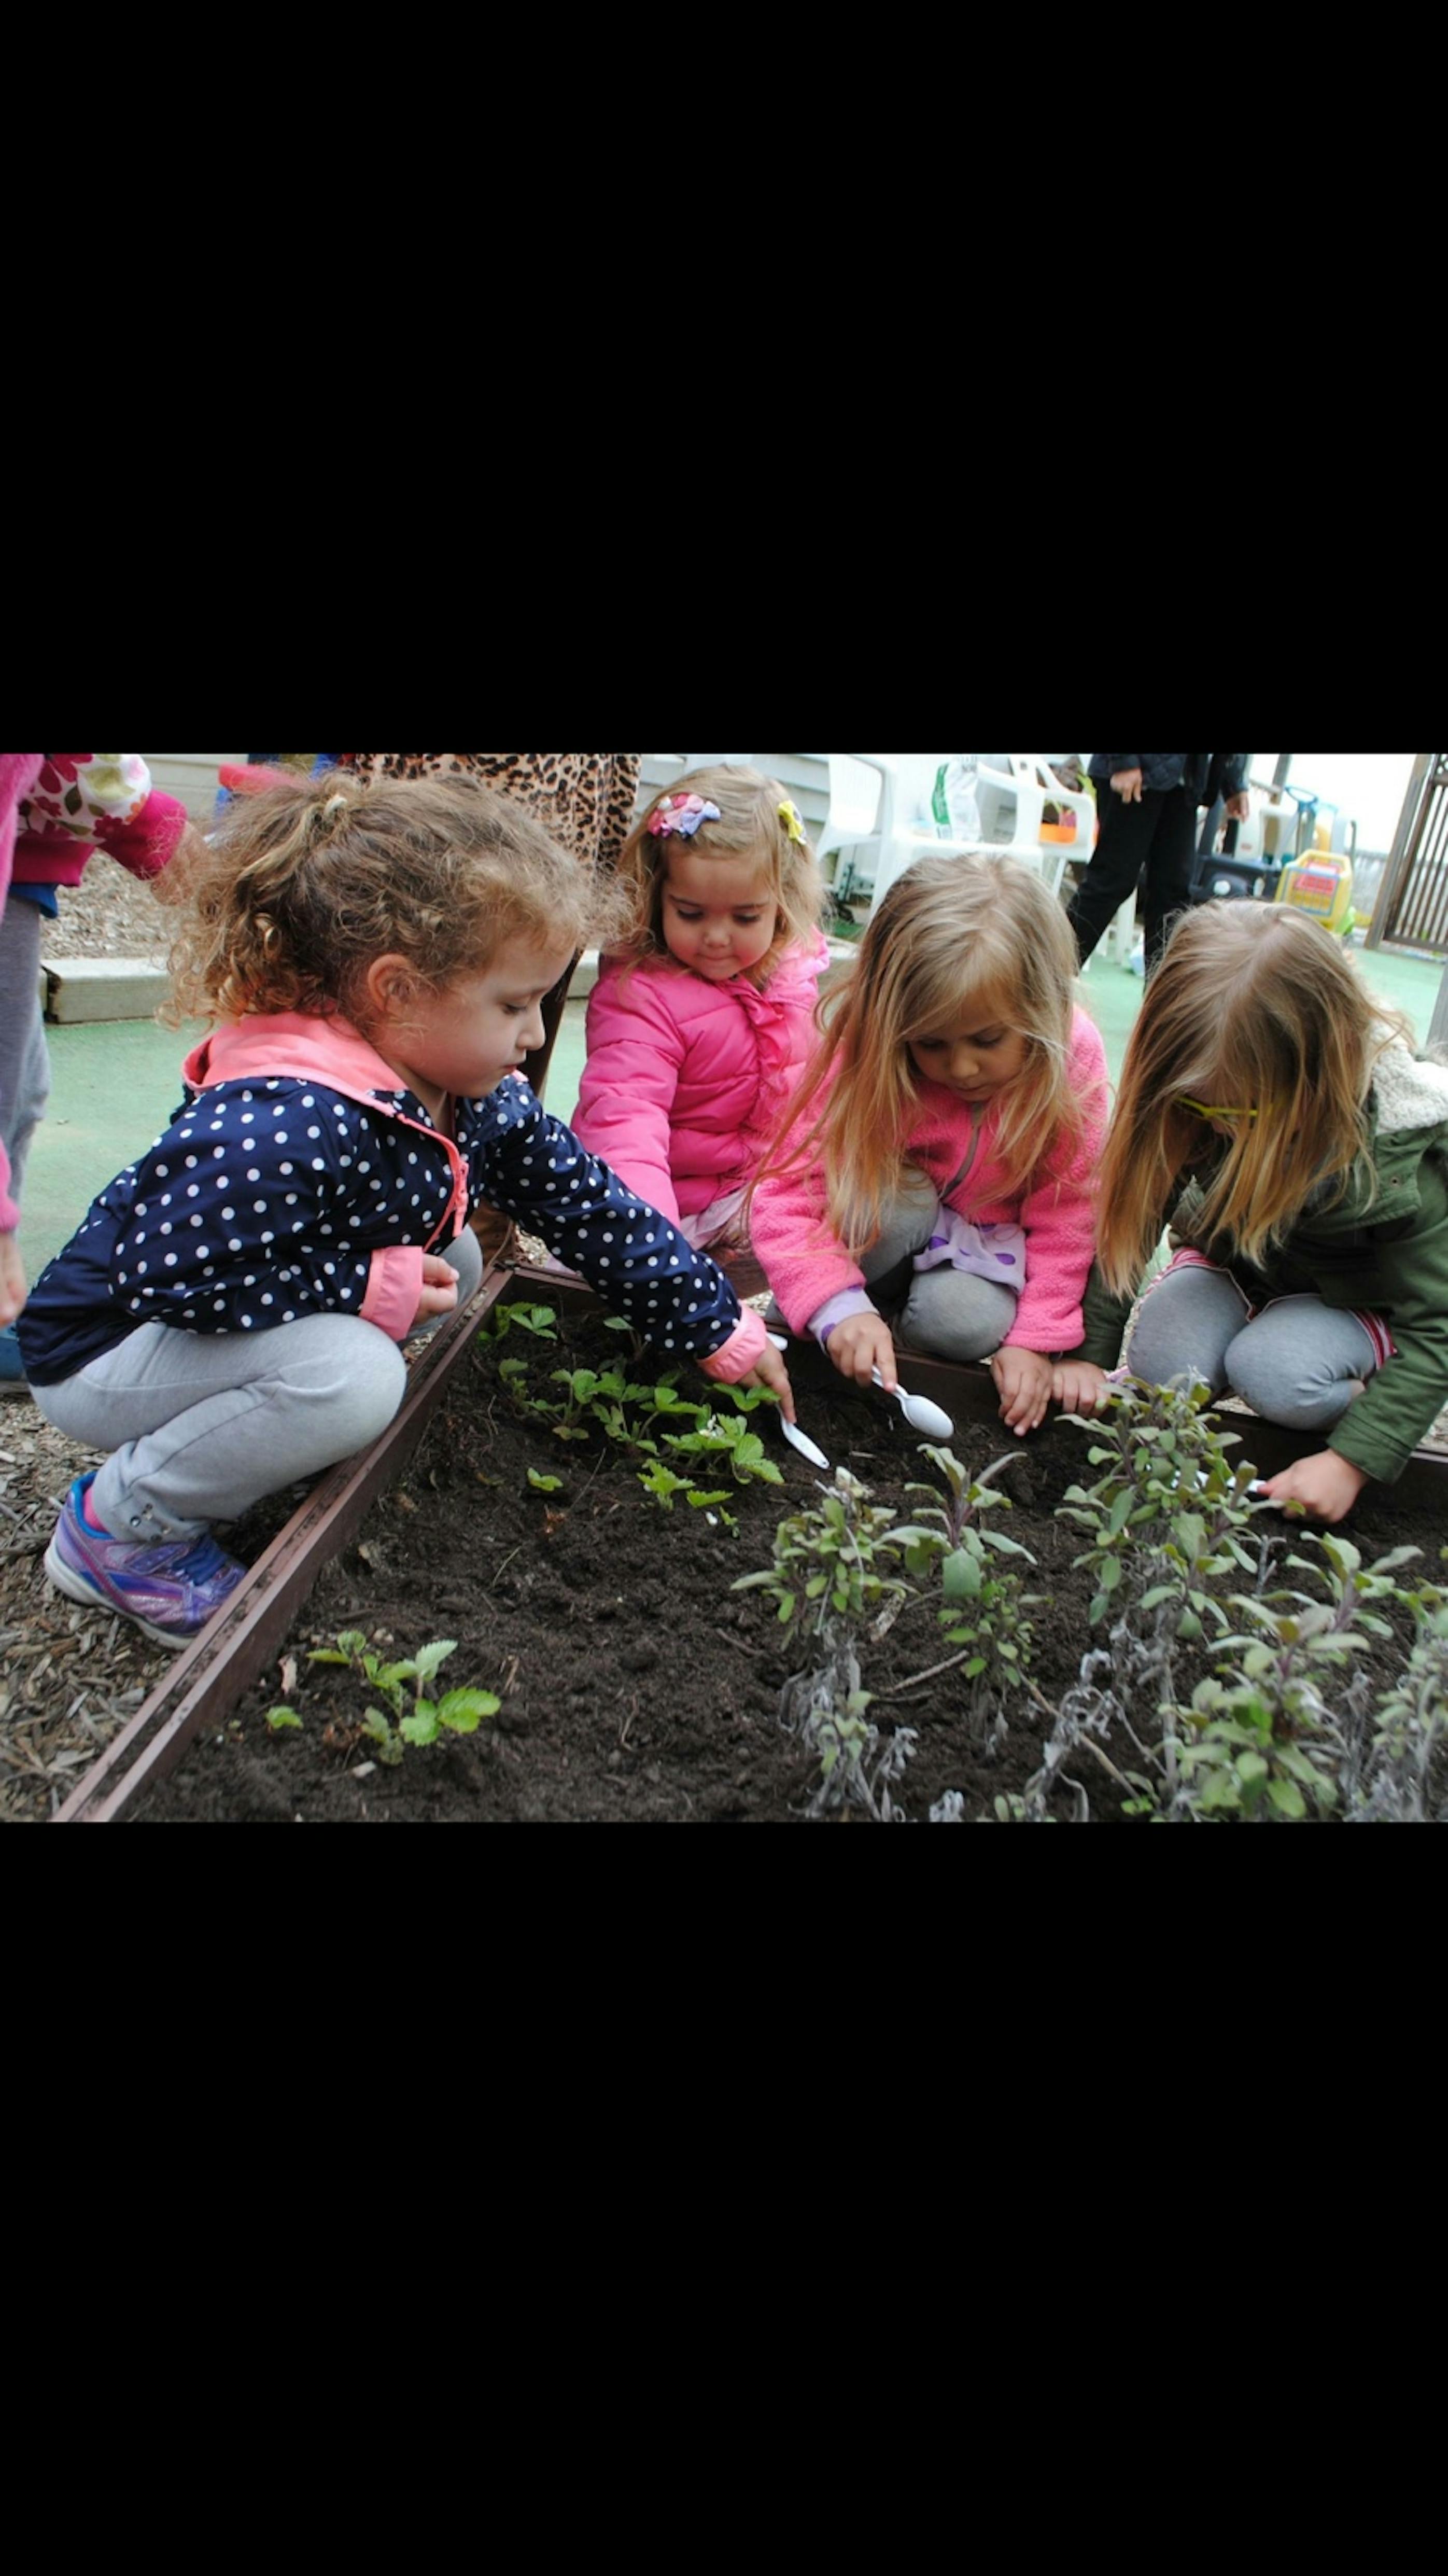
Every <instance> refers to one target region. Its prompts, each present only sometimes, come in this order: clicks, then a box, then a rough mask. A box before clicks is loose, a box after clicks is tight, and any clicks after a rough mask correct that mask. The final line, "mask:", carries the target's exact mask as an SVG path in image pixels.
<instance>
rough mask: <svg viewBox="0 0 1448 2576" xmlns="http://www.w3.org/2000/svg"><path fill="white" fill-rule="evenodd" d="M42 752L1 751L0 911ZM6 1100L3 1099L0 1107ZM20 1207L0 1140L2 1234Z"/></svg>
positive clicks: (17, 1216)
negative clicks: (22, 814)
mask: <svg viewBox="0 0 1448 2576" xmlns="http://www.w3.org/2000/svg"><path fill="white" fill-rule="evenodd" d="M44 758H45V754H44V752H43V751H0V913H3V911H4V909H5V898H6V896H7V895H8V893H9V892H10V866H11V860H12V858H13V856H14V851H15V832H16V826H17V823H18V820H19V815H20V807H21V805H22V804H23V802H24V800H25V798H26V797H27V796H28V795H29V793H30V790H31V788H32V787H33V786H34V784H35V781H36V779H37V778H38V777H39V775H40V764H41V762H42V761H43V760H44ZM4 1105H5V1104H4V1102H3V1101H0V1109H3V1107H4ZM19 1223H20V1210H19V1209H18V1208H17V1206H16V1204H15V1201H14V1200H13V1199H12V1197H11V1195H10V1157H9V1155H8V1154H7V1153H6V1151H5V1147H4V1145H3V1143H0V1234H14V1232H15V1230H16V1228H17V1227H18V1225H19Z"/></svg>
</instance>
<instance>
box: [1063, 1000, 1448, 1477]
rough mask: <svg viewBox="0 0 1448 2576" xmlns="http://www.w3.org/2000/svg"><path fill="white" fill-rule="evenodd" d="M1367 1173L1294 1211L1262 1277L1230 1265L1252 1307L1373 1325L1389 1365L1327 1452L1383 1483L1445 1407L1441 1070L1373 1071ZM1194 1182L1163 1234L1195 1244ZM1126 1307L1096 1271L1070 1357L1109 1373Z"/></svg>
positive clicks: (1445, 1096)
mask: <svg viewBox="0 0 1448 2576" xmlns="http://www.w3.org/2000/svg"><path fill="white" fill-rule="evenodd" d="M1371 1129H1372V1170H1371V1174H1370V1175H1368V1174H1364V1175H1363V1177H1362V1178H1361V1179H1360V1180H1357V1181H1355V1182H1354V1184H1353V1186H1352V1188H1351V1189H1350V1191H1349V1193H1348V1195H1347V1197H1346V1198H1345V1199H1343V1200H1342V1201H1341V1202H1340V1204H1339V1205H1338V1206H1336V1207H1329V1208H1321V1209H1313V1208H1311V1207H1309V1208H1308V1209H1306V1210H1305V1211H1304V1213H1303V1215H1302V1217H1301V1218H1300V1219H1299V1221H1298V1224H1297V1226H1296V1228H1295V1229H1294V1231H1293V1233H1292V1234H1291V1235H1290V1237H1289V1238H1288V1240H1287V1242H1286V1243H1285V1244H1284V1245H1283V1246H1282V1248H1281V1250H1280V1251H1279V1252H1277V1253H1274V1254H1273V1255H1272V1256H1271V1266H1270V1268H1269V1269H1267V1270H1256V1269H1254V1268H1253V1267H1252V1265H1251V1264H1250V1263H1248V1262H1243V1261H1241V1260H1234V1261H1232V1262H1231V1263H1230V1264H1226V1263H1224V1264H1223V1266H1224V1267H1230V1270H1231V1274H1232V1276H1233V1278H1234V1279H1236V1280H1237V1281H1239V1283H1240V1285H1241V1287H1242V1289H1243V1291H1244V1293H1245V1294H1246V1296H1247V1297H1248V1298H1250V1300H1251V1302H1252V1304H1253V1305H1254V1306H1262V1305H1265V1304H1267V1303H1268V1302H1269V1300H1270V1299H1272V1298H1274V1297H1320V1298H1321V1299H1322V1301H1323V1303H1324V1304H1325V1305H1328V1306H1333V1307H1337V1308H1339V1309H1346V1310H1347V1311H1349V1312H1352V1311H1368V1312H1371V1313H1373V1314H1376V1315H1381V1316H1382V1317H1383V1319H1384V1321H1385V1322H1386V1324H1387V1326H1388V1328H1389V1330H1390V1332H1391V1333H1392V1337H1393V1341H1394V1343H1395V1344H1396V1355H1395V1357H1394V1358H1392V1359H1391V1360H1389V1361H1388V1362H1387V1364H1386V1366H1385V1367H1384V1368H1383V1369H1382V1370H1381V1371H1380V1372H1379V1374H1378V1375H1377V1376H1376V1377H1375V1378H1373V1379H1372V1381H1371V1382H1370V1384H1369V1385H1368V1387H1367V1389H1366V1391H1365V1392H1364V1394H1362V1395H1361V1396H1360V1397H1359V1398H1358V1400H1357V1402H1356V1403H1355V1404H1354V1405H1352V1406H1350V1408H1349V1410H1348V1411H1347V1412H1346V1413H1345V1414H1344V1416H1343V1418H1342V1420H1341V1421H1340V1422H1339V1423H1338V1425H1337V1427H1336V1429H1335V1430H1334V1432H1333V1434H1332V1437H1331V1439H1330V1441H1329V1443H1328V1446H1329V1448H1331V1449H1334V1450H1336V1452H1337V1454H1338V1456H1339V1457H1341V1458H1346V1459H1348V1460H1349V1461H1350V1462H1351V1464H1352V1465H1353V1466H1354V1467H1358V1468H1360V1469H1361V1470H1362V1473H1363V1474H1364V1475H1365V1476H1371V1477H1374V1478H1375V1479H1376V1480H1377V1482H1378V1483H1379V1484H1384V1485H1391V1484H1392V1483H1394V1482H1395V1480H1396V1479H1397V1478H1398V1477H1399V1476H1401V1474H1402V1472H1403V1469H1404V1468H1405V1467H1406V1466H1407V1464H1408V1461H1409V1459H1410V1458H1411V1457H1412V1455H1413V1452H1414V1450H1415V1449H1416V1448H1417V1447H1418V1445H1419V1443H1420V1442H1421V1440H1422V1439H1423V1436H1424V1434H1425V1433H1426V1432H1428V1431H1430V1430H1431V1429H1432V1427H1433V1424H1434V1423H1435V1422H1436V1421H1437V1419H1438V1416H1439V1414H1440V1413H1441V1412H1442V1411H1443V1410H1444V1407H1445V1406H1448V1067H1445V1066H1443V1065H1439V1064H1423V1063H1419V1062H1417V1061H1416V1060H1415V1058H1414V1057H1412V1056H1411V1055H1410V1054H1409V1053H1408V1051H1407V1049H1406V1047H1402V1046H1398V1047H1394V1048H1393V1049H1392V1050H1391V1051H1390V1052H1389V1053H1388V1054H1387V1055H1385V1056H1383V1057H1382V1058H1381V1059H1380V1061H1379V1064H1378V1068H1377V1073H1376V1076H1375V1080H1374V1089H1373V1097H1372V1102H1371ZM1201 1204H1202V1193H1201V1189H1200V1187H1199V1185H1198V1183H1197V1182H1196V1181H1195V1180H1192V1181H1189V1182H1188V1183H1187V1184H1186V1186H1185V1188H1184V1189H1183V1190H1182V1192H1181V1194H1180V1196H1179V1197H1178V1199H1177V1201H1176V1203H1175V1205H1174V1206H1173V1207H1171V1208H1169V1209H1168V1211H1167V1216H1168V1222H1169V1224H1170V1226H1171V1229H1172V1232H1173V1234H1174V1236H1176V1237H1177V1238H1178V1239H1179V1240H1180V1241H1181V1242H1183V1243H1185V1244H1189V1245H1191V1246H1193V1247H1194V1248H1195V1249H1196V1250H1199V1251H1201V1252H1205V1253H1208V1254H1209V1256H1210V1257H1211V1258H1214V1259H1219V1258H1220V1254H1219V1253H1216V1254H1214V1253H1212V1251H1211V1247H1210V1246H1209V1245H1208V1244H1206V1243H1204V1242H1201V1241H1199V1239H1198V1237H1197V1235H1196V1233H1195V1232H1194V1230H1193V1216H1194V1213H1195V1212H1197V1211H1198V1210H1199V1209H1200V1207H1201ZM1133 1304H1134V1300H1133V1299H1131V1298H1115V1297H1113V1296H1112V1295H1111V1293H1110V1291H1109V1290H1108V1289H1107V1287H1106V1285H1105V1282H1104V1281H1103V1279H1102V1278H1101V1274H1100V1272H1099V1270H1098V1271H1093V1273H1092V1275H1091V1280H1090V1284H1089V1286H1088V1288H1087V1291H1086V1338H1085V1340H1084V1341H1083V1343H1082V1345H1081V1348H1080V1350H1079V1352H1077V1353H1076V1354H1075V1355H1074V1356H1075V1357H1077V1358H1078V1359H1086V1360H1094V1361H1095V1362H1096V1364H1097V1366H1098V1367H1100V1368H1105V1369H1112V1368H1115V1367H1116V1365H1117V1363H1118V1361H1119V1360H1120V1357H1121V1346H1122V1341H1123V1338H1124V1336H1125V1331H1126V1325H1127V1322H1128V1320H1129V1318H1130V1315H1131V1311H1132V1306H1133Z"/></svg>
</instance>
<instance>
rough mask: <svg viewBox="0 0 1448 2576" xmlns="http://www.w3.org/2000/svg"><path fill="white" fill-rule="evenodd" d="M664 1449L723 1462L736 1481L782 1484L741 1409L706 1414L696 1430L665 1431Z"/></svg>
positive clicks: (762, 1444)
mask: <svg viewBox="0 0 1448 2576" xmlns="http://www.w3.org/2000/svg"><path fill="white" fill-rule="evenodd" d="M664 1446H665V1448H666V1449H676V1450H677V1451H678V1452H679V1454H680V1456H681V1457H684V1458H700V1459H706V1460H708V1459H718V1460H720V1461H721V1462H722V1463H727V1465H728V1467H729V1469H730V1471H731V1473H732V1475H733V1477H734V1481H735V1483H736V1484H738V1485H747V1484H751V1483H753V1484H760V1485H782V1484H783V1483H784V1478H783V1476H782V1475H781V1474H780V1471H779V1469H778V1468H777V1467H776V1465H775V1463H774V1461H773V1459H772V1458H770V1457H767V1456H766V1454H765V1448H764V1443H763V1441H762V1440H761V1439H760V1437H759V1434H758V1432H757V1431H751V1430H750V1428H749V1425H748V1422H747V1420H746V1419H745V1417H744V1415H743V1414H742V1413H735V1414H732V1415H730V1416H728V1417H726V1416H724V1415H723V1414H718V1413H712V1414H706V1415H705V1417H704V1419H703V1420H702V1421H701V1422H700V1425H699V1428H698V1430H697V1431H689V1432H682V1433H681V1432H669V1433H667V1434H666V1435H665V1440H664Z"/></svg>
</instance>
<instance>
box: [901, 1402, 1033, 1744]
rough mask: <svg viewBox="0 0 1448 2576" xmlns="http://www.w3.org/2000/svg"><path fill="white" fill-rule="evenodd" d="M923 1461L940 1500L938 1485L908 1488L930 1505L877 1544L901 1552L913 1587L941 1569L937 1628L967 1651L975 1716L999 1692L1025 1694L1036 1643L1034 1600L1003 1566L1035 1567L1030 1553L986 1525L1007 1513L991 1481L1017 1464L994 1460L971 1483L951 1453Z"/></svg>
mask: <svg viewBox="0 0 1448 2576" xmlns="http://www.w3.org/2000/svg"><path fill="white" fill-rule="evenodd" d="M921 1455H922V1457H924V1458H927V1459H928V1460H929V1462H930V1464H931V1466H932V1467H935V1468H936V1469H938V1471H939V1473H940V1475H941V1476H942V1477H943V1478H944V1480H945V1497H944V1499H943V1500H942V1499H941V1495H940V1491H939V1488H938V1487H937V1486H935V1485H907V1487H906V1489H905V1490H906V1492H907V1494H924V1495H926V1496H927V1497H928V1498H929V1499H928V1501H927V1503H926V1506H925V1508H924V1509H923V1510H921V1511H919V1512H917V1513H916V1515H915V1517H914V1519H913V1520H912V1521H909V1522H907V1523H906V1524H905V1525H904V1526H903V1527H902V1528H900V1529H894V1530H891V1531H890V1532H889V1533H888V1535H887V1537H886V1538H885V1539H884V1541H883V1542H882V1544H883V1545H884V1546H886V1547H896V1548H899V1550H900V1552H901V1554H902V1555H903V1557H904V1559H905V1562H906V1565H907V1566H908V1567H909V1570H910V1572H911V1573H912V1574H913V1575H914V1576H915V1577H916V1578H917V1580H918V1579H919V1578H921V1577H922V1576H927V1575H929V1573H930V1572H931V1570H932V1568H934V1567H937V1566H938V1568H939V1571H940V1582H941V1590H942V1593H943V1595H944V1607H943V1608H942V1610H941V1612H940V1619H941V1624H942V1626H943V1627H944V1629H945V1632H946V1638H947V1642H948V1643H949V1644H950V1645H952V1646H959V1647H961V1648H963V1649H966V1650H968V1651H969V1661H968V1662H967V1663H966V1665H965V1678H966V1680H967V1681H968V1682H969V1683H971V1684H972V1685H973V1687H974V1706H975V1709H976V1712H977V1714H979V1713H981V1711H982V1709H983V1707H984V1705H985V1704H986V1703H987V1702H990V1701H993V1700H995V1699H997V1698H998V1696H999V1693H1000V1691H1001V1690H1014V1691H1018V1690H1020V1689H1022V1688H1023V1687H1024V1685H1025V1681H1026V1676H1027V1674H1028V1672H1029V1670H1030V1665H1031V1655H1032V1648H1033V1646H1034V1642H1035V1632H1034V1630H1033V1628H1032V1627H1031V1624H1030V1622H1029V1620H1027V1619H1025V1618H1024V1617H1023V1616H1022V1613H1023V1611H1024V1610H1026V1609H1028V1608H1031V1607H1034V1606H1035V1605H1034V1596H1031V1595H1028V1594H1026V1593H1024V1592H1023V1591H1022V1589H1021V1578H1020V1576H1019V1575H1018V1574H1013V1573H1011V1572H1009V1571H1008V1570H1007V1568H1006V1567H1004V1566H1003V1565H1002V1564H1001V1562H1000V1560H1001V1558H1002V1557H1017V1558H1019V1559H1020V1560H1021V1561H1022V1562H1023V1563H1024V1564H1026V1565H1034V1564H1035V1561H1036V1560H1035V1558H1034V1557H1033V1556H1032V1555H1031V1552H1030V1550H1029V1548H1024V1547H1021V1546H1019V1545H1018V1544H1017V1542H1016V1540H1014V1539H1010V1538H1007V1537H1006V1536H1005V1534H1004V1532H1003V1531H1001V1530H997V1529H992V1528H990V1527H989V1526H988V1525H987V1523H986V1518H985V1516H986V1515H987V1514H988V1513H990V1512H1000V1511H1009V1510H1010V1509H1011V1504H1010V1500H1009V1498H1008V1496H1006V1495H1005V1494H1000V1493H997V1492H996V1491H995V1490H994V1488H993V1486H992V1484H991V1478H992V1477H993V1476H998V1475H1001V1474H1003V1473H1004V1471H1005V1470H1006V1468H1008V1467H1010V1466H1011V1465H1013V1464H1014V1460H1013V1458H1011V1457H1005V1458H998V1459H997V1460H996V1462H995V1464H994V1466H991V1467H987V1469H986V1470H985V1473H984V1475H982V1476H977V1477H974V1478H973V1477H972V1476H971V1473H970V1470H969V1468H968V1467H964V1466H962V1464H961V1462H960V1460H959V1459H958V1458H957V1457H956V1456H955V1454H954V1452H953V1451H952V1450H949V1449H931V1448H927V1449H923V1450H922V1451H921Z"/></svg>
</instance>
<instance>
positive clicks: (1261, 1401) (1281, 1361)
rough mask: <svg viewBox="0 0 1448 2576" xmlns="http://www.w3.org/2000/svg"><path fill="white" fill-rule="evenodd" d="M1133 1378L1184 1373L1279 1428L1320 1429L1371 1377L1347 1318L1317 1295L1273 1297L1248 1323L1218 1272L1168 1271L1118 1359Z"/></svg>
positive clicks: (1368, 1343)
mask: <svg viewBox="0 0 1448 2576" xmlns="http://www.w3.org/2000/svg"><path fill="white" fill-rule="evenodd" d="M1127 1364H1128V1366H1129V1368H1130V1370H1131V1374H1132V1376H1133V1377H1139V1378H1141V1379H1143V1380H1144V1382H1145V1383H1146V1384H1147V1385H1148V1386H1167V1385H1169V1384H1170V1382H1171V1380H1172V1379H1173V1378H1174V1377H1182V1376H1184V1375H1185V1374H1186V1373H1187V1372H1188V1371H1189V1370H1190V1371H1193V1372H1194V1373H1195V1374H1196V1375H1197V1376H1198V1377H1201V1378H1205V1379H1206V1382H1207V1384H1208V1386H1209V1387H1210V1388H1211V1390H1212V1393H1213V1395H1225V1394H1226V1392H1227V1389H1228V1388H1229V1387H1230V1388H1231V1390H1232V1393H1233V1394H1234V1395H1238V1396H1240V1397H1241V1399H1242V1401H1243V1403H1244V1404H1250V1406H1251V1407H1252V1410H1253V1412H1254V1413H1260V1414H1261V1416H1262V1419H1263V1421H1264V1422H1277V1423H1280V1424H1282V1425H1283V1427H1284V1428H1285V1429H1287V1430H1289V1431H1330V1430H1331V1429H1332V1427H1333V1425H1334V1424H1335V1423H1338V1422H1340V1421H1341V1420H1342V1417H1343V1415H1344V1414H1345V1413H1346V1412H1347V1410H1348V1407H1349V1405H1352V1404H1355V1403H1356V1402H1357V1399H1358V1397H1359V1395H1360V1394H1361V1393H1362V1390H1363V1387H1364V1385H1365V1383H1366V1381H1367V1380H1368V1379H1369V1378H1370V1377H1372V1376H1374V1375H1375V1373H1376V1370H1377V1366H1378V1355H1377V1351H1376V1349H1375V1347H1374V1344H1373V1341H1372V1338H1371V1336H1370V1334H1369V1333H1368V1331H1367V1329H1366V1327H1365V1326H1364V1325H1362V1324H1360V1323H1359V1322H1358V1319H1357V1317H1356V1315H1352V1314H1347V1313H1344V1312H1343V1311H1342V1310H1341V1309H1340V1308H1336V1307H1332V1306H1326V1305H1324V1304H1323V1301H1322V1299H1321V1298H1320V1297H1283V1298H1281V1299H1279V1300H1278V1302H1277V1303H1276V1304H1275V1305H1272V1306H1268V1307H1266V1308H1264V1310H1263V1312H1262V1313H1261V1314H1260V1315H1258V1316H1257V1318H1256V1320H1255V1322H1253V1321H1252V1320H1251V1310H1250V1308H1249V1306H1248V1303H1247V1300H1246V1298H1245V1297H1244V1296H1243V1294H1242V1291H1241V1289H1240V1288H1239V1287H1238V1286H1237V1283H1236V1281H1235V1280H1234V1279H1233V1278H1232V1277H1231V1276H1230V1274H1229V1273H1228V1272H1227V1271H1225V1270H1201V1269H1197V1268H1189V1269H1183V1270H1173V1271H1169V1272H1167V1274H1166V1275H1165V1276H1164V1277H1163V1278H1162V1279H1160V1280H1158V1282H1157V1284H1156V1286H1155V1287H1154V1288H1152V1289H1150V1290H1149V1291H1148V1294H1147V1296H1146V1298H1145V1300H1144V1302H1143V1305H1142V1308H1141V1312H1140V1314H1139V1316H1138V1317H1137V1323H1136V1330H1135V1332H1134V1333H1133V1335H1132V1337H1131V1347H1130V1349H1129V1351H1128V1352H1127Z"/></svg>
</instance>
